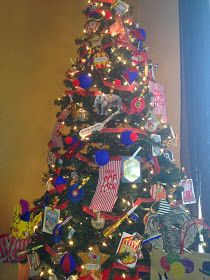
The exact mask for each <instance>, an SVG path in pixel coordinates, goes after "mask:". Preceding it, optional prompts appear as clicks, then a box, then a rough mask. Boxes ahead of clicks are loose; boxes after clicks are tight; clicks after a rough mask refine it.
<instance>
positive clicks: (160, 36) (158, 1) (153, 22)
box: [131, 0, 181, 164]
mask: <svg viewBox="0 0 210 280" xmlns="http://www.w3.org/2000/svg"><path fill="white" fill-rule="evenodd" d="M131 2H132V3H134V4H135V5H136V4H137V3H138V9H134V12H135V17H136V18H137V19H138V21H139V22H140V23H141V25H142V27H144V28H145V30H146V31H147V36H148V38H147V45H148V46H149V54H150V57H151V58H152V61H153V63H154V64H157V63H158V70H157V71H156V80H157V82H158V83H161V84H164V85H165V92H166V98H167V111H168V122H169V123H170V124H172V126H173V128H174V130H175V132H176V133H177V136H178V138H179V135H180V87H181V85H180V47H179V42H180V40H179V1H178V0H132V1H131ZM137 11H138V12H137ZM179 150H180V144H179V141H178V145H177V147H176V149H175V158H176V163H177V164H179V161H180V154H179Z"/></svg>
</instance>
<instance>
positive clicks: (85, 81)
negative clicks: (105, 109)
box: [78, 73, 93, 89]
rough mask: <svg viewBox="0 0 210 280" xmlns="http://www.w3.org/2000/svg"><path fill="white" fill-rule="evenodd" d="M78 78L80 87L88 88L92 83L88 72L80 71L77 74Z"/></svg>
mask: <svg viewBox="0 0 210 280" xmlns="http://www.w3.org/2000/svg"><path fill="white" fill-rule="evenodd" d="M78 80H79V83H80V87H81V88H84V89H88V88H90V87H91V86H92V84H93V78H92V75H91V74H89V73H81V74H79V76H78Z"/></svg>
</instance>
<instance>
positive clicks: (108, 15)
mask: <svg viewBox="0 0 210 280" xmlns="http://www.w3.org/2000/svg"><path fill="white" fill-rule="evenodd" d="M105 18H106V19H111V18H112V13H111V12H110V11H106V13H105Z"/></svg>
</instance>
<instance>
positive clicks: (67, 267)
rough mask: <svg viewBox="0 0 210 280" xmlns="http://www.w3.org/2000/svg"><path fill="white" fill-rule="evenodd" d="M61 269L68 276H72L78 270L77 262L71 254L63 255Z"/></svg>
mask: <svg viewBox="0 0 210 280" xmlns="http://www.w3.org/2000/svg"><path fill="white" fill-rule="evenodd" d="M60 268H61V269H62V271H63V272H64V273H65V274H66V275H67V276H70V274H71V273H72V272H73V271H74V269H75V268H76V261H75V259H74V257H73V256H72V255H71V254H70V253H67V254H65V255H63V257H62V258H61V260H60Z"/></svg>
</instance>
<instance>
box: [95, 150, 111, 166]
mask: <svg viewBox="0 0 210 280" xmlns="http://www.w3.org/2000/svg"><path fill="white" fill-rule="evenodd" d="M94 157H95V162H96V164H97V165H99V166H103V165H106V164H107V163H108V162H109V159H110V156H109V153H108V151H106V150H97V151H95V154H94Z"/></svg>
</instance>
